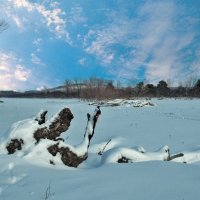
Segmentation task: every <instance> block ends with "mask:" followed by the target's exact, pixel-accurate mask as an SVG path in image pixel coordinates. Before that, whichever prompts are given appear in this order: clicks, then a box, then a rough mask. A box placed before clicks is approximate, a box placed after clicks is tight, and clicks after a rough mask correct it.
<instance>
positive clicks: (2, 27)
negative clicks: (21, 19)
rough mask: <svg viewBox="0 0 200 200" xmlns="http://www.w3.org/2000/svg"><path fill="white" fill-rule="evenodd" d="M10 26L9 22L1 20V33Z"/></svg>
mask: <svg viewBox="0 0 200 200" xmlns="http://www.w3.org/2000/svg"><path fill="white" fill-rule="evenodd" d="M7 28H8V23H7V22H5V21H4V20H0V33H1V32H3V31H5V30H6V29H7Z"/></svg>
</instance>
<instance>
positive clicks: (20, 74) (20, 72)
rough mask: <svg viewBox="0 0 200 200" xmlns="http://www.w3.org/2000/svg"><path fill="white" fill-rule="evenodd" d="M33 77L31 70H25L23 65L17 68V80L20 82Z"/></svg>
mask: <svg viewBox="0 0 200 200" xmlns="http://www.w3.org/2000/svg"><path fill="white" fill-rule="evenodd" d="M30 75H31V70H27V69H25V68H24V67H23V66H21V65H17V66H16V67H15V79H16V80H18V81H27V80H28V78H29V77H30Z"/></svg>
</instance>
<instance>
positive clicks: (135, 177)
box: [0, 98, 200, 200]
mask: <svg viewBox="0 0 200 200" xmlns="http://www.w3.org/2000/svg"><path fill="white" fill-rule="evenodd" d="M1 100H3V101H4V103H1V104H0V144H3V143H4V142H5V141H7V138H8V137H9V136H10V133H12V134H13V130H14V128H16V125H19V124H20V123H21V124H22V122H20V123H17V124H16V123H15V122H18V121H21V120H24V119H29V120H28V121H29V122H30V120H32V119H33V118H34V117H35V115H36V114H37V113H38V112H39V111H40V110H41V109H44V110H48V111H49V112H48V118H51V117H52V116H53V115H54V114H55V113H57V112H58V110H60V109H61V108H63V107H66V106H67V107H69V108H70V109H71V111H72V113H73V115H74V119H73V120H72V122H71V126H70V128H69V130H68V131H67V132H66V133H64V134H62V137H64V138H65V139H66V140H65V142H66V143H67V144H70V145H77V144H79V143H80V142H81V141H82V139H83V135H84V132H85V126H86V123H87V117H86V114H87V113H88V112H89V113H93V111H94V108H95V106H91V105H88V102H81V101H78V100H75V99H70V100H65V99H62V100H59V99H7V98H3V99H1ZM150 102H151V103H153V104H154V105H156V106H151V107H140V108H135V107H133V106H124V105H121V106H117V107H102V108H101V111H102V114H101V116H100V118H99V120H98V123H97V127H96V129H95V135H94V137H93V138H92V141H91V146H90V148H89V157H88V159H87V160H86V161H85V162H83V163H82V164H81V165H80V166H79V167H78V168H77V169H75V168H69V167H66V166H65V165H63V164H62V163H58V164H57V165H55V166H54V165H50V164H49V163H48V162H45V161H46V160H45V156H47V154H45V153H42V152H38V151H37V152H36V153H34V152H33V151H32V150H33V149H31V148H29V149H26V151H27V152H23V154H20V153H16V154H13V155H6V154H5V153H4V151H3V149H2V147H3V146H2V145H1V149H0V199H2V200H11V199H12V200H13V199H25V200H27V199H29V200H32V199H33V200H35V199H37V200H39V199H56V200H64V199H68V200H70V199H73V200H74V199H81V200H83V199H86V200H90V199H91V200H93V199H96V200H100V199H114V200H118V199H120V200H121V199H126V200H127V199H131V200H132V199H137V200H140V199H144V200H146V199H154V200H165V199H166V200H171V199H173V200H176V199H177V200H178V199H180V200H183V199H184V200H186V199H189V200H191V199H199V196H200V190H199V185H200V100H197V99H194V100H184V99H181V100H174V99H166V100H157V99H153V100H151V101H150ZM131 105H132V104H131ZM13 123H15V126H12V124H13ZM30 126H32V125H30ZM32 128H33V126H32ZM23 130H24V129H23ZM15 133H16V132H15ZM24 134H25V133H24ZM30 141H31V140H30ZM108 142H109V143H108ZM107 143H108V144H107ZM106 144H107V146H106V148H105V149H104V152H103V155H101V156H100V155H98V153H99V152H100V151H102V149H103V148H104V147H105V145H106ZM165 145H167V146H168V147H169V149H170V153H171V154H175V153H179V152H182V153H184V156H183V157H180V158H177V159H174V160H173V161H170V162H167V161H163V160H164V158H165V156H166V155H167V154H166V152H165V150H166V148H167V147H166V146H165ZM163 147H164V148H163ZM160 148H161V149H160ZM158 149H160V150H158ZM43 156H44V157H43ZM120 156H129V157H131V159H132V160H131V162H132V163H126V164H119V163H116V160H117V159H119V158H120ZM183 162H187V164H185V163H183Z"/></svg>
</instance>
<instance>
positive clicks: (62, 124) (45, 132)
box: [33, 108, 74, 143]
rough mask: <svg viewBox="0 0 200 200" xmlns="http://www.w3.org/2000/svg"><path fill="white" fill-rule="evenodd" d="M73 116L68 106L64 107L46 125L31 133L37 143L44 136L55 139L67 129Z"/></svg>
mask: <svg viewBox="0 0 200 200" xmlns="http://www.w3.org/2000/svg"><path fill="white" fill-rule="evenodd" d="M45 115H46V114H45ZM45 115H44V116H45ZM73 118H74V116H73V114H72V113H71V110H70V109H69V108H64V109H63V110H61V111H60V113H59V114H58V116H57V117H56V118H55V120H54V121H53V122H52V123H51V124H50V125H49V126H48V127H47V126H45V127H42V128H39V129H38V130H36V131H35V132H34V133H33V137H34V138H35V139H36V141H37V143H38V142H39V141H40V140H41V139H45V138H47V139H49V140H55V141H56V140H57V139H58V137H59V136H60V135H61V133H63V132H65V131H67V130H68V128H69V126H70V123H71V120H72V119H73Z"/></svg>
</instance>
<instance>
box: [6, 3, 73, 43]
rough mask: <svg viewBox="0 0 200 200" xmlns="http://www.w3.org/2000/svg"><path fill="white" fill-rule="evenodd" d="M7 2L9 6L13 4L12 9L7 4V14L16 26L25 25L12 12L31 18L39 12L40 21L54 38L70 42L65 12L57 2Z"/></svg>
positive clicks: (22, 26)
mask: <svg viewBox="0 0 200 200" xmlns="http://www.w3.org/2000/svg"><path fill="white" fill-rule="evenodd" d="M9 2H10V6H13V9H11V7H10V6H9V9H7V14H8V15H10V16H11V18H12V20H13V21H14V22H15V23H16V25H17V26H18V28H20V29H22V28H24V27H25V25H24V24H23V23H22V20H21V19H20V18H19V17H18V16H17V15H16V14H13V13H20V14H21V15H27V17H29V18H32V19H30V20H33V19H35V17H36V14H39V15H40V16H42V22H43V23H44V24H45V26H46V27H47V28H48V30H49V31H50V32H52V33H54V34H55V36H56V38H62V39H64V40H65V41H66V42H68V43H70V42H71V40H70V37H69V33H68V31H67V29H66V13H65V12H64V11H63V10H62V9H61V8H59V3H58V2H56V1H55V2H51V1H50V0H48V1H47V2H46V3H45V4H44V3H43V4H40V3H33V2H30V1H28V0H9ZM21 11H27V12H28V13H22V12H21ZM39 23H40V22H39Z"/></svg>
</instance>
